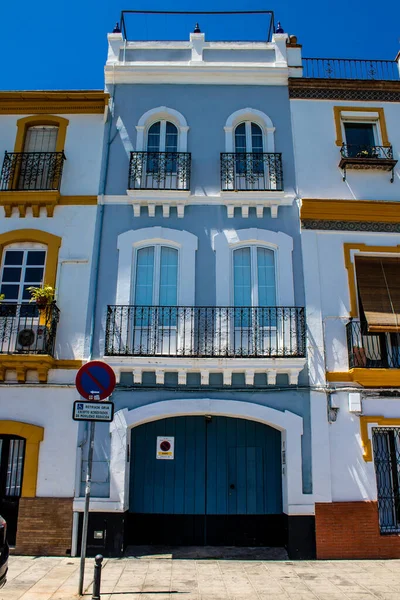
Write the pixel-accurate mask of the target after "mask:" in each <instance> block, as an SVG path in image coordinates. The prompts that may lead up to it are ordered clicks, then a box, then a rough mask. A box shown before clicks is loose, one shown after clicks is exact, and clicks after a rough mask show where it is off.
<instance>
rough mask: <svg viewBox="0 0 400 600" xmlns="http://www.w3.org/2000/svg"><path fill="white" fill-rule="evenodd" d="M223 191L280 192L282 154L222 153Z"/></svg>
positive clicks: (281, 185) (281, 187)
mask: <svg viewBox="0 0 400 600" xmlns="http://www.w3.org/2000/svg"><path fill="white" fill-rule="evenodd" d="M221 189H222V190H223V191H229V190H232V191H246V192H250V191H251V192H254V191H259V190H267V191H268V190H269V191H282V190H283V171H282V154H281V153H278V152H275V153H273V152H223V153H222V154H221Z"/></svg>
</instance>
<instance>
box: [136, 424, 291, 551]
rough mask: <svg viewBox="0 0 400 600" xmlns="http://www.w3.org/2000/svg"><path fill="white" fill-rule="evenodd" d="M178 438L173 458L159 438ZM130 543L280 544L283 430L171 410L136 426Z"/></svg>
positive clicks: (281, 537) (282, 542)
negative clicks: (160, 454) (161, 451)
mask: <svg viewBox="0 0 400 600" xmlns="http://www.w3.org/2000/svg"><path fill="white" fill-rule="evenodd" d="M160 436H166V437H172V438H173V439H174V458H173V460H163V459H159V458H157V438H158V437H160ZM130 460H131V477H130V516H129V519H128V536H127V537H128V539H127V542H128V544H170V545H171V544H172V545H175V544H180V545H192V544H196V545H202V544H207V545H238V546H255V545H260V546H261V545H266V546H280V545H284V543H285V533H284V531H285V526H284V519H283V514H282V483H281V481H282V475H281V434H280V432H279V431H278V430H276V429H273V428H272V427H269V426H267V425H264V424H261V423H257V422H254V421H249V420H244V419H235V418H231V417H220V416H218V417H210V416H204V417H203V416H190V417H173V418H168V419H162V420H159V421H153V422H150V423H146V424H144V425H141V426H139V427H136V428H134V429H133V430H132V438H131V459H130Z"/></svg>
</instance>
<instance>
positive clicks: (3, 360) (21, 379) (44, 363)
mask: <svg viewBox="0 0 400 600" xmlns="http://www.w3.org/2000/svg"><path fill="white" fill-rule="evenodd" d="M82 365H83V361H82V360H63V359H55V358H53V357H52V356H49V355H48V354H0V383H1V382H4V381H5V379H6V372H7V371H16V373H17V381H18V383H25V382H26V374H27V372H28V371H37V373H38V379H39V383H47V377H48V374H49V371H50V369H73V370H76V371H77V370H78V369H80V367H81V366H82Z"/></svg>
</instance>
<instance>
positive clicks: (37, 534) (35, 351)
mask: <svg viewBox="0 0 400 600" xmlns="http://www.w3.org/2000/svg"><path fill="white" fill-rule="evenodd" d="M106 103H107V95H106V94H104V92H100V91H99V92H95V91H87V92H84V91H82V92H2V93H0V147H1V154H2V155H3V154H4V159H3V163H2V170H1V176H0V205H1V209H0V210H1V214H0V265H1V266H0V268H1V271H0V279H1V288H0V294H1V298H2V300H1V302H0V382H1V383H0V514H2V515H3V516H4V517H5V518H6V520H7V523H8V537H9V542H10V545H11V546H14V547H15V551H16V552H18V553H22V554H55V555H57V554H58V555H63V554H64V555H65V554H68V553H70V552H71V530H72V502H73V497H74V495H75V489H76V444H77V434H78V427H77V424H76V422H75V421H73V420H72V418H71V417H72V412H71V410H72V403H73V400H75V399H76V390H75V386H74V379H75V374H76V371H77V369H78V368H79V367H80V366H81V365H82V361H84V360H87V358H88V356H89V354H90V326H91V325H90V318H88V307H89V306H90V305H91V302H92V300H91V298H90V285H89V282H90V279H91V270H92V255H93V246H94V240H95V231H96V212H97V197H98V193H99V185H100V169H101V159H102V145H103V131H104V124H103V119H104V110H105V105H106ZM43 285H48V286H51V287H52V288H53V289H55V290H56V296H55V302H50V303H49V304H48V305H47V306H45V307H42V308H40V307H38V306H37V305H36V304H35V303H31V302H30V301H29V300H30V291H29V288H30V287H41V286H43Z"/></svg>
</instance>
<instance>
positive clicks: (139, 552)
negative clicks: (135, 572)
mask: <svg viewBox="0 0 400 600" xmlns="http://www.w3.org/2000/svg"><path fill="white" fill-rule="evenodd" d="M124 557H126V558H136V559H146V560H149V559H153V558H154V559H160V558H161V559H166V560H171V559H187V560H190V559H195V560H216V559H218V560H221V559H222V560H254V561H258V560H288V559H289V556H288V553H287V551H286V548H282V547H269V546H268V547H266V546H258V547H242V546H128V547H127V548H126V550H125V553H124Z"/></svg>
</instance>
